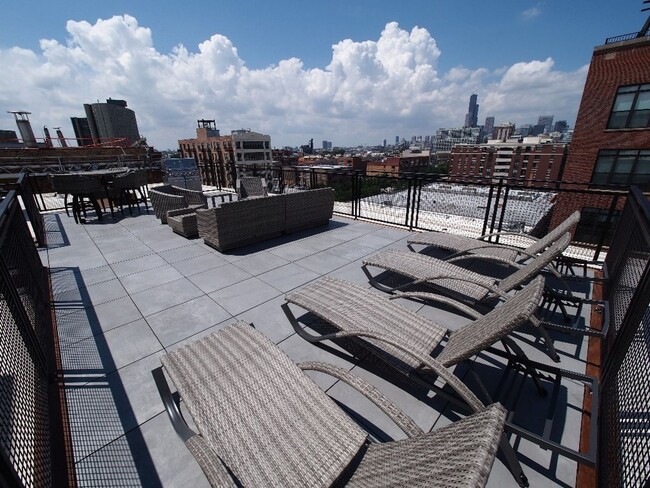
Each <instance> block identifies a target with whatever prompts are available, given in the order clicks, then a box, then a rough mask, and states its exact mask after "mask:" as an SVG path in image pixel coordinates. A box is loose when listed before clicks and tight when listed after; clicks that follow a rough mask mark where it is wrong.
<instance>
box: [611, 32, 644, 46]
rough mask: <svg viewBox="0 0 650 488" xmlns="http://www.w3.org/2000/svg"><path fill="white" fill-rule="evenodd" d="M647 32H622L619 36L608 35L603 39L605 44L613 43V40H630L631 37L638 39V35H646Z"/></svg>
mask: <svg viewBox="0 0 650 488" xmlns="http://www.w3.org/2000/svg"><path fill="white" fill-rule="evenodd" d="M647 35H648V34H645V33H643V32H630V33H629V34H622V35H620V36H614V37H608V38H607V39H605V44H613V43H615V42H623V41H630V40H632V39H638V38H640V37H646V36H647Z"/></svg>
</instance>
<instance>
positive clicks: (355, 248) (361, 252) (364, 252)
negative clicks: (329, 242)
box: [332, 240, 377, 261]
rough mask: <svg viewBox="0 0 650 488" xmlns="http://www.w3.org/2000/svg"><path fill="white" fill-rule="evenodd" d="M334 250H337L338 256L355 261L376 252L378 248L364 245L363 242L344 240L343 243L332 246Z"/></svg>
mask: <svg viewBox="0 0 650 488" xmlns="http://www.w3.org/2000/svg"><path fill="white" fill-rule="evenodd" d="M332 252H335V253H336V254H337V255H338V256H341V257H342V258H344V259H347V260H349V261H354V260H356V259H361V258H363V257H366V256H369V255H371V254H374V253H375V252H377V250H376V249H375V248H372V247H368V246H364V245H362V244H361V242H359V241H357V240H354V241H350V242H344V243H343V244H340V245H338V246H336V247H334V248H332Z"/></svg>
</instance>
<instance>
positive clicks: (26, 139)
mask: <svg viewBox="0 0 650 488" xmlns="http://www.w3.org/2000/svg"><path fill="white" fill-rule="evenodd" d="M7 113H10V114H14V118H15V119H16V125H17V126H18V130H19V131H20V137H21V138H22V140H23V144H24V145H25V147H29V148H34V147H38V144H36V137H34V131H33V130H32V124H30V123H29V117H28V115H29V114H31V112H25V111H22V110H17V111H13V112H12V111H9V112H7Z"/></svg>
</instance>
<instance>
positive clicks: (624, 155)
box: [591, 149, 650, 190]
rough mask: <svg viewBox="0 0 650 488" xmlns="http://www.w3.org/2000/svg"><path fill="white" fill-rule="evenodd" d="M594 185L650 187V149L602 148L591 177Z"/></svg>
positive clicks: (645, 188)
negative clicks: (619, 149) (618, 149)
mask: <svg viewBox="0 0 650 488" xmlns="http://www.w3.org/2000/svg"><path fill="white" fill-rule="evenodd" d="M591 183H592V184H594V185H625V186H629V185H638V186H639V187H641V189H642V190H648V189H650V150H649V149H644V150H621V151H616V150H601V151H600V152H599V153H598V159H597V160H596V165H595V167H594V173H593V175H592V177H591Z"/></svg>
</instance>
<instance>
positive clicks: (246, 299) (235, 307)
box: [210, 278, 282, 315]
mask: <svg viewBox="0 0 650 488" xmlns="http://www.w3.org/2000/svg"><path fill="white" fill-rule="evenodd" d="M281 294H282V292H281V291H279V290H277V289H276V288H273V287H272V286H271V285H268V284H266V283H264V282H263V281H261V280H259V279H258V278H249V279H247V280H245V281H241V282H239V283H236V284H234V285H231V286H227V287H225V288H221V289H220V290H217V291H215V292H214V293H210V298H212V299H213V300H214V301H215V302H217V303H218V304H219V305H220V306H221V307H223V308H224V309H226V310H227V311H228V313H230V314H231V315H238V314H240V313H242V312H245V311H246V310H249V309H251V308H254V307H256V306H257V305H259V304H260V303H263V302H265V301H267V300H270V299H272V298H275V297H277V296H279V295H281Z"/></svg>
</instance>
